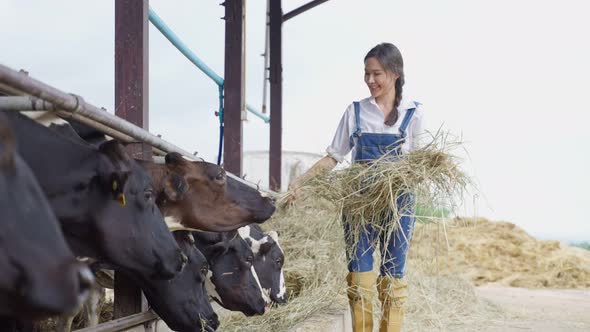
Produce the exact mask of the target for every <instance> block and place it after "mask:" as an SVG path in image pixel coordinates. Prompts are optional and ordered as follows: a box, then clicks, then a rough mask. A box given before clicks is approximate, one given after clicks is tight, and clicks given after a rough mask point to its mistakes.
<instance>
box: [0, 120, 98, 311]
mask: <svg viewBox="0 0 590 332" xmlns="http://www.w3.org/2000/svg"><path fill="white" fill-rule="evenodd" d="M0 121H1V119H0ZM8 135H9V133H8V131H7V128H6V127H5V126H3V125H2V123H1V122H0V229H1V231H0V271H2V273H0V316H1V315H6V316H11V317H16V318H20V319H26V320H31V319H40V318H46V317H49V316H51V315H60V314H69V313H71V312H73V311H75V310H77V308H78V307H79V306H80V305H81V304H82V303H83V302H84V301H85V300H86V297H87V296H88V293H89V290H90V287H91V286H92V284H93V282H94V280H93V277H92V273H91V272H90V270H89V269H88V267H86V266H85V265H82V264H80V263H78V261H77V260H76V258H75V257H74V255H73V254H72V252H71V250H70V248H69V247H68V246H67V244H66V241H65V239H64V237H63V235H62V233H61V230H60V229H59V224H58V221H57V219H56V217H55V215H54V214H53V212H52V211H51V208H50V206H49V204H48V202H47V200H46V199H45V196H44V195H43V193H42V191H41V188H40V187H39V185H38V184H37V181H36V180H35V176H34V175H33V173H32V172H31V170H30V168H29V167H28V166H27V164H26V163H25V162H24V161H23V160H22V159H21V157H20V156H19V155H18V154H17V153H16V152H15V151H14V147H13V145H12V142H9V140H6V139H5V138H6V137H8Z"/></svg>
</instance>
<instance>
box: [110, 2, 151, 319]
mask: <svg viewBox="0 0 590 332" xmlns="http://www.w3.org/2000/svg"><path fill="white" fill-rule="evenodd" d="M148 8H149V4H148V0H115V115H117V116H118V117H120V118H123V119H126V120H127V121H129V122H132V123H133V124H135V125H137V126H139V127H142V128H144V129H146V130H147V129H148V128H149V121H148V118H149V110H148V64H149V62H148V51H149V48H148ZM127 149H128V150H127V151H128V153H129V154H130V155H131V156H133V157H135V158H141V159H150V158H151V148H150V146H149V145H147V144H143V143H132V144H129V145H128V147H127ZM141 311H142V298H141V289H140V288H139V287H137V285H136V283H134V282H133V281H131V280H130V279H128V278H126V277H125V276H123V275H121V274H120V273H118V272H117V273H115V304H114V317H115V318H121V317H125V316H129V315H131V314H135V313H138V312H141Z"/></svg>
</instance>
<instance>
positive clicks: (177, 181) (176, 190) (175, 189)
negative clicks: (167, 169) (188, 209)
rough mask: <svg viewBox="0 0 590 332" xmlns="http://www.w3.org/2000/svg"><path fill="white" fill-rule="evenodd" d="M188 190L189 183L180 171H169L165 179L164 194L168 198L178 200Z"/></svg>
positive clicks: (173, 200)
mask: <svg viewBox="0 0 590 332" xmlns="http://www.w3.org/2000/svg"><path fill="white" fill-rule="evenodd" d="M187 191H188V183H187V182H186V180H185V179H184V177H182V176H180V175H179V174H178V173H169V174H168V175H167V176H166V178H165V179H164V195H165V196H166V199H167V200H169V201H172V202H176V201H178V200H180V199H181V198H182V196H183V195H184V194H185V193H186V192H187Z"/></svg>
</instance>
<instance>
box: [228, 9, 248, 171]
mask: <svg viewBox="0 0 590 332" xmlns="http://www.w3.org/2000/svg"><path fill="white" fill-rule="evenodd" d="M224 5H225V74H224V76H225V81H224V111H223V122H224V132H223V141H224V143H223V144H224V146H223V167H224V168H225V169H226V170H227V171H228V172H231V173H233V174H235V175H238V176H242V150H243V146H242V139H243V135H242V111H243V110H244V15H245V11H244V5H245V4H244V0H226V1H225V3H224Z"/></svg>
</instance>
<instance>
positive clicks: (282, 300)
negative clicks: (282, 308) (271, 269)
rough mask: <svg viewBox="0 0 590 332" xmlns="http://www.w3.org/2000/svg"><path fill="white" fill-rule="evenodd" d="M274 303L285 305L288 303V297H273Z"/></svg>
mask: <svg viewBox="0 0 590 332" xmlns="http://www.w3.org/2000/svg"><path fill="white" fill-rule="evenodd" d="M272 301H273V302H274V303H276V304H285V303H287V297H286V296H281V297H278V296H276V295H275V296H272Z"/></svg>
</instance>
